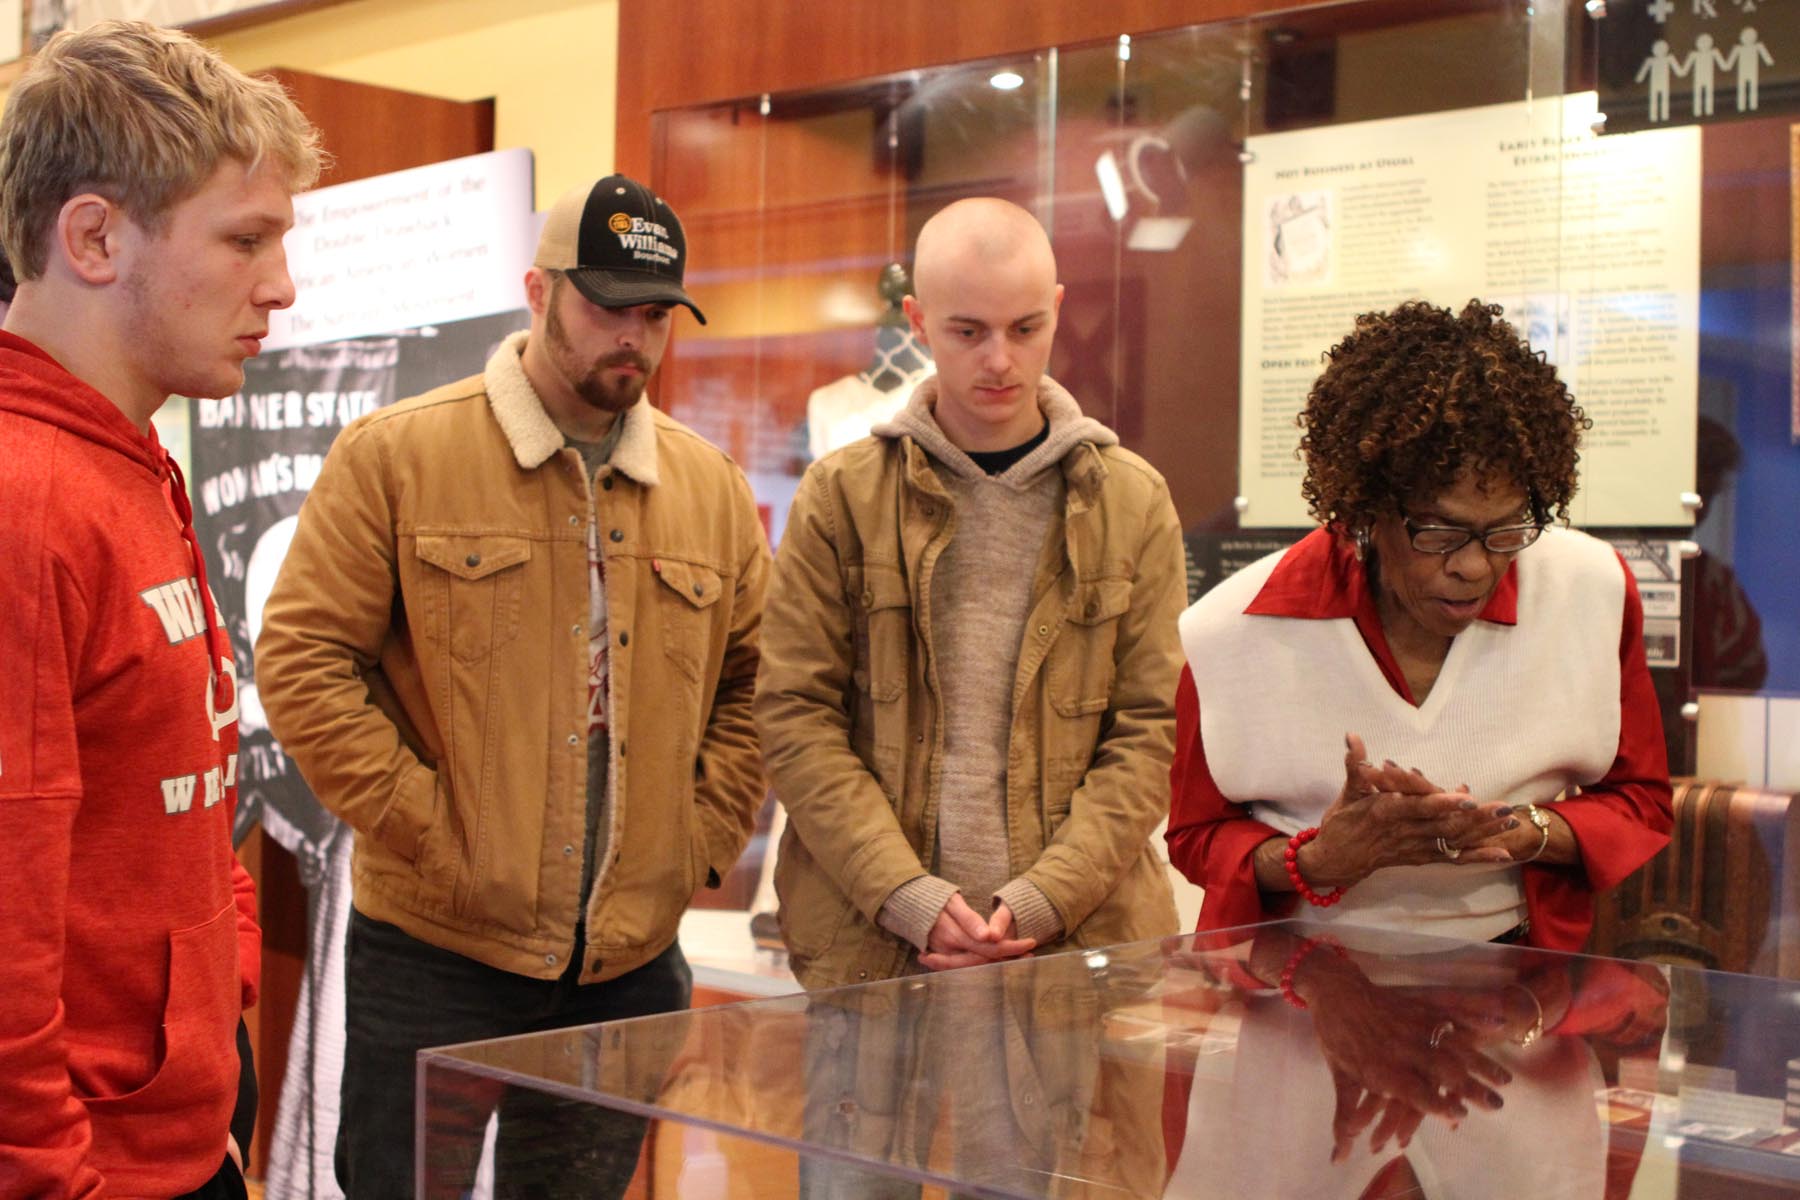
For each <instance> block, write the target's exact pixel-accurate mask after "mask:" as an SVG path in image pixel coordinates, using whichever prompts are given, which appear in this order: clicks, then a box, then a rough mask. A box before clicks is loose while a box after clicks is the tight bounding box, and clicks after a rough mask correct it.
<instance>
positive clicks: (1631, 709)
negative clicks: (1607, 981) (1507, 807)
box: [1167, 529, 1673, 950]
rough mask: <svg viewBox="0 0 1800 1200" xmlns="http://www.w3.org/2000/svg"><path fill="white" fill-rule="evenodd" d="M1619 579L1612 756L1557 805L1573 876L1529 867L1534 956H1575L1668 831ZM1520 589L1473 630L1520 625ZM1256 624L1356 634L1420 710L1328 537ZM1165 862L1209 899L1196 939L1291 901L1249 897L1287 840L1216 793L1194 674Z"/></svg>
mask: <svg viewBox="0 0 1800 1200" xmlns="http://www.w3.org/2000/svg"><path fill="white" fill-rule="evenodd" d="M1619 569H1620V570H1622V571H1624V572H1625V611H1624V619H1623V620H1622V621H1621V623H1620V630H1619V752H1618V755H1617V756H1616V757H1615V758H1614V759H1613V764H1612V767H1611V769H1610V770H1608V771H1607V773H1606V776H1605V777H1604V778H1603V779H1601V780H1600V781H1599V782H1598V783H1596V784H1595V785H1594V786H1592V787H1590V788H1584V789H1583V790H1582V791H1581V792H1580V793H1579V794H1574V795H1570V796H1569V797H1567V798H1566V799H1564V800H1561V801H1559V802H1558V803H1557V805H1556V813H1557V815H1558V816H1560V817H1562V818H1563V819H1564V820H1565V821H1567V822H1568V823H1569V827H1570V829H1571V830H1573V831H1574V834H1575V840H1576V842H1577V843H1578V844H1579V846H1580V848H1581V863H1580V864H1579V865H1577V866H1551V865H1544V866H1538V865H1527V866H1526V867H1525V868H1524V887H1525V903H1526V909H1527V911H1528V913H1529V914H1530V918H1531V932H1530V935H1529V937H1528V939H1527V940H1528V941H1529V943H1530V944H1531V945H1534V946H1541V947H1544V948H1546V949H1551V950H1579V949H1581V947H1582V945H1583V944H1584V943H1586V941H1587V935H1588V930H1589V929H1590V928H1591V927H1592V925H1593V921H1594V905H1593V896H1594V893H1595V892H1597V891H1601V890H1603V889H1605V888H1609V887H1613V886H1615V885H1616V884H1618V883H1619V882H1620V881H1621V880H1623V879H1624V878H1625V877H1626V876H1627V875H1630V874H1631V873H1632V872H1633V871H1635V870H1637V869H1638V867H1640V866H1642V865H1643V864H1644V863H1645V862H1647V861H1649V860H1650V858H1651V857H1653V856H1654V855H1655V854H1656V853H1657V851H1659V850H1661V849H1662V848H1663V847H1664V846H1666V845H1667V844H1668V841H1669V838H1668V832H1669V829H1670V827H1671V825H1672V823H1673V817H1672V809H1671V804H1670V802H1671V792H1670V788H1669V765H1668V756H1667V753H1666V751H1665V750H1664V748H1663V734H1662V717H1661V714H1660V712H1659V710H1658V708H1657V703H1656V692H1655V690H1654V688H1653V687H1652V686H1651V683H1650V669H1649V666H1648V665H1647V664H1646V662H1645V659H1644V637H1643V634H1644V606H1643V602H1642V601H1641V600H1640V599H1639V598H1638V590H1637V581H1636V580H1635V579H1633V578H1632V575H1631V570H1630V568H1629V567H1627V566H1625V564H1624V561H1623V560H1620V564H1619ZM1518 599H1519V587H1518V579H1517V576H1516V574H1515V572H1514V570H1513V569H1512V568H1508V570H1507V572H1506V574H1505V575H1504V576H1502V577H1501V580H1500V582H1499V584H1498V585H1497V586H1496V587H1495V588H1494V594H1493V595H1492V596H1491V597H1490V598H1489V599H1488V603H1487V607H1485V608H1484V609H1482V611H1481V615H1480V616H1479V617H1478V618H1477V620H1482V621H1491V622H1494V623H1496V624H1500V625H1516V624H1518ZM1245 611H1246V612H1248V613H1250V614H1252V615H1263V616H1277V617H1298V618H1302V619H1311V620H1321V621H1325V620H1339V619H1342V618H1345V617H1348V618H1350V619H1351V620H1353V621H1354V622H1356V628H1357V632H1359V633H1360V634H1362V639H1363V642H1364V644H1365V645H1367V646H1368V648H1369V653H1370V654H1372V655H1374V657H1375V661H1376V663H1377V664H1378V665H1379V666H1380V667H1381V672H1382V674H1383V676H1385V677H1386V679H1387V681H1388V683H1389V684H1390V685H1391V686H1392V687H1393V689H1394V691H1396V692H1398V693H1399V694H1400V695H1401V696H1402V697H1404V698H1405V700H1406V702H1407V703H1408V704H1413V705H1415V706H1416V705H1417V703H1418V702H1417V701H1416V700H1415V699H1414V698H1413V695H1412V690H1411V689H1410V688H1408V687H1407V684H1406V676H1405V675H1404V674H1403V673H1402V672H1401V670H1400V664H1399V662H1398V661H1397V660H1396V659H1395V658H1394V654H1393V651H1392V650H1391V649H1390V648H1389V646H1388V642H1387V637H1386V635H1385V634H1384V633H1383V632H1382V629H1381V618H1380V616H1379V614H1378V613H1377V612H1376V608H1375V597H1374V593H1373V592H1371V591H1370V589H1369V585H1368V578H1367V576H1366V575H1365V574H1364V572H1363V568H1362V564H1361V563H1359V562H1357V561H1356V557H1355V555H1354V554H1352V553H1351V551H1350V548H1349V547H1348V546H1346V545H1344V544H1343V543H1342V541H1341V540H1340V539H1338V538H1336V537H1333V536H1332V535H1331V534H1330V533H1328V532H1327V531H1325V530H1323V529H1319V530H1315V531H1313V532H1312V533H1311V534H1309V535H1307V537H1306V538H1304V539H1303V540H1301V541H1300V542H1299V543H1298V544H1297V545H1295V546H1294V547H1293V548H1291V549H1290V550H1289V551H1288V552H1287V554H1286V556H1285V557H1284V558H1283V559H1282V560H1281V562H1280V563H1279V564H1277V566H1276V567H1275V570H1274V572H1273V573H1272V574H1270V576H1269V579H1268V582H1266V583H1265V584H1264V585H1263V587H1262V590H1261V591H1260V592H1258V593H1257V596H1256V599H1255V600H1253V601H1252V602H1251V603H1250V606H1249V607H1248V608H1247V609H1246V610H1245ZM1169 774H1170V786H1171V793H1172V794H1171V799H1170V811H1169V831H1168V834H1167V837H1168V843H1169V861H1170V862H1172V863H1174V864H1175V866H1176V867H1177V868H1179V869H1180V871H1181V873H1182V874H1183V875H1185V876H1187V877H1188V878H1189V879H1191V880H1193V881H1194V882H1195V883H1197V884H1199V885H1200V886H1201V887H1203V888H1204V889H1206V898H1205V901H1204V903H1203V905H1202V907H1201V910H1200V928H1201V929H1203V930H1206V929H1225V928H1229V927H1230V926H1233V925H1248V924H1251V923H1254V922H1257V921H1265V920H1273V919H1275V918H1278V917H1282V916H1287V915H1289V914H1290V913H1291V911H1292V908H1293V904H1294V901H1295V900H1296V899H1297V898H1296V897H1293V896H1288V895H1285V894H1283V895H1274V896H1271V895H1267V894H1265V893H1263V892H1262V891H1261V890H1260V889H1259V888H1258V887H1257V885H1256V871H1255V867H1254V865H1253V863H1252V855H1253V854H1254V853H1255V851H1256V847H1257V846H1259V845H1260V844H1262V843H1263V842H1265V841H1267V840H1268V839H1270V838H1278V837H1281V836H1282V835H1281V834H1280V833H1278V832H1277V831H1276V830H1274V829H1272V828H1270V827H1269V826H1267V825H1265V824H1263V823H1262V822H1261V821H1258V820H1256V819H1254V818H1253V817H1251V816H1250V810H1249V809H1248V808H1247V807H1246V806H1244V805H1241V804H1234V803H1232V802H1231V801H1229V800H1227V799H1226V798H1225V796H1224V794H1223V793H1221V792H1220V791H1219V788H1218V785H1217V784H1216V783H1214V782H1213V777H1212V771H1211V770H1210V769H1209V768H1208V767H1207V765H1206V747H1205V746H1204V745H1202V744H1201V739H1200V696H1199V693H1198V692H1197V691H1196V690H1195V687H1194V677H1193V667H1192V664H1189V665H1187V666H1184V667H1183V668H1182V672H1181V683H1180V685H1179V687H1178V689H1177V691H1176V695H1175V761H1174V764H1173V766H1172V768H1171V770H1170V773H1169Z"/></svg>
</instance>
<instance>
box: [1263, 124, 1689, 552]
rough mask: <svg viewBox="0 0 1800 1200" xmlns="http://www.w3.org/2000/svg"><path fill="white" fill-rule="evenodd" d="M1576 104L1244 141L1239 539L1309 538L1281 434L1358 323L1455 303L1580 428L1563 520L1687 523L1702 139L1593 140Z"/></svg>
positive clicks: (1291, 442) (1679, 133) (1659, 134)
mask: <svg viewBox="0 0 1800 1200" xmlns="http://www.w3.org/2000/svg"><path fill="white" fill-rule="evenodd" d="M1594 116H1595V101H1594V95H1593V93H1591V92H1587V93H1581V94H1577V95H1571V96H1566V97H1558V98H1553V99H1549V100H1538V101H1535V102H1533V101H1521V102H1517V103H1512V104H1502V105H1494V106H1491V107H1486V108H1477V109H1463V110H1458V111H1452V112H1443V113H1429V114H1425V115H1422V116H1413V117H1400V118H1395V119H1390V120H1382V121H1367V122H1361V123H1356V124H1345V125H1333V126H1329V127H1325V128H1319V129H1308V130H1301V131H1296V132H1291V133H1278V134H1270V135H1268V136H1264V137H1257V138H1251V139H1250V140H1249V142H1248V143H1247V145H1246V149H1247V150H1248V152H1249V158H1250V160H1251V161H1250V162H1249V163H1248V165H1247V166H1246V167H1245V179H1244V218H1243V219H1244V239H1243V240H1244V266H1243V281H1244V282H1243V344H1242V348H1241V369H1242V373H1241V376H1240V378H1241V380H1242V394H1241V397H1240V405H1241V413H1240V422H1239V447H1238V479H1239V501H1238V505H1239V509H1240V514H1239V515H1240V521H1241V523H1242V524H1243V525H1244V526H1247V527H1264V528H1269V527H1294V526H1306V525H1310V524H1312V518H1311V517H1310V516H1309V515H1308V514H1307V511H1306V503H1305V501H1304V500H1303V499H1302V497H1301V494H1300V483H1301V478H1302V475H1303V468H1302V465H1301V462H1300V458H1299V454H1298V450H1299V445H1300V429H1299V427H1298V425H1297V423H1296V419H1297V417H1298V415H1299V413H1300V411H1301V409H1302V408H1303V407H1304V406H1305V403H1306V397H1307V393H1308V391H1309V390H1310V388H1311V386H1312V383H1313V381H1314V380H1315V379H1316V378H1317V377H1318V375H1319V372H1320V370H1321V369H1322V366H1323V359H1322V356H1323V355H1324V353H1325V352H1326V351H1327V350H1328V349H1329V348H1330V347H1331V346H1332V345H1334V344H1335V343H1336V342H1338V341H1339V340H1340V339H1342V338H1343V336H1344V335H1345V334H1347V333H1348V332H1350V330H1351V328H1352V327H1353V325H1354V323H1355V319H1356V316H1357V314H1359V313H1364V312H1370V311H1374V310H1381V309H1388V308H1392V307H1393V306H1394V305H1396V304H1399V303H1401V302H1402V301H1405V300H1412V299H1422V300H1427V301H1430V302H1431V303H1434V304H1440V305H1444V306H1447V307H1450V308H1452V309H1460V308H1461V307H1462V305H1463V304H1465V303H1466V302H1467V301H1469V300H1470V299H1471V298H1480V299H1482V300H1485V301H1489V302H1492V303H1496V304H1499V305H1501V306H1502V307H1503V308H1504V309H1505V313H1506V317H1507V319H1508V320H1509V321H1511V322H1512V323H1513V325H1514V326H1515V327H1516V328H1517V329H1518V330H1519V332H1520V333H1521V334H1522V335H1524V336H1525V337H1526V338H1527V339H1528V340H1529V341H1530V343H1531V345H1532V348H1533V349H1536V350H1541V351H1543V352H1544V353H1545V354H1546V355H1547V356H1548V357H1549V359H1550V360H1551V361H1552V362H1554V363H1556V365H1557V369H1558V371H1559V373H1560V374H1561V375H1562V377H1563V379H1564V380H1565V381H1566V382H1567V383H1568V385H1569V387H1570V388H1571V390H1572V391H1573V392H1574V393H1575V397H1576V399H1577V401H1578V402H1579V403H1580V404H1581V406H1582V408H1583V409H1584V410H1585V411H1586V412H1587V415H1588V416H1589V417H1590V418H1592V420H1593V428H1592V429H1591V430H1589V431H1588V433H1587V434H1586V436H1585V438H1584V440H1583V443H1582V451H1581V490H1580V492H1579V493H1578V494H1577V496H1576V498H1575V501H1574V503H1573V505H1572V506H1571V514H1570V515H1571V516H1572V518H1573V519H1574V521H1575V523H1576V524H1580V525H1605V526H1674V525H1687V524H1691V523H1692V521H1693V511H1692V509H1691V508H1690V507H1688V503H1687V502H1688V501H1690V500H1691V499H1692V497H1691V496H1689V495H1688V493H1691V492H1692V491H1693V488H1694V422H1695V411H1696V391H1697V380H1698V370H1699V332H1698V331H1699V316H1700V313H1699V304H1700V297H1699V287H1700V135H1699V131H1698V130H1697V129H1693V128H1682V129H1667V130H1656V131H1649V132H1644V133H1637V134H1630V135H1624V136H1614V137H1606V138H1599V137H1596V136H1595V135H1594V133H1593V129H1592V126H1593V122H1594Z"/></svg>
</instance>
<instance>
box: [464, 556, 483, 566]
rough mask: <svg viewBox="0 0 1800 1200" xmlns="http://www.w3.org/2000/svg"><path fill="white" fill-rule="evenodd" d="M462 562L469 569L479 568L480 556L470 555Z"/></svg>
mask: <svg viewBox="0 0 1800 1200" xmlns="http://www.w3.org/2000/svg"><path fill="white" fill-rule="evenodd" d="M463 562H464V563H466V564H467V565H469V566H471V567H479V566H480V565H481V555H479V554H471V555H469V557H467V558H465V559H463Z"/></svg>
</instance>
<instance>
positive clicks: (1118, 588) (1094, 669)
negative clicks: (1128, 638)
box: [1049, 579, 1131, 717]
mask: <svg viewBox="0 0 1800 1200" xmlns="http://www.w3.org/2000/svg"><path fill="white" fill-rule="evenodd" d="M1130 607H1131V581H1130V580H1129V579H1099V580H1094V581H1093V582H1091V583H1083V584H1081V585H1080V586H1079V587H1077V588H1076V589H1075V595H1074V598H1073V599H1072V600H1071V601H1070V603H1069V608H1068V611H1067V613H1066V614H1065V619H1064V623H1063V627H1062V631H1061V632H1060V633H1059V634H1058V635H1057V639H1056V642H1055V644H1054V645H1052V646H1051V647H1050V664H1049V680H1050V702H1051V704H1052V705H1054V706H1055V708H1056V711H1057V713H1058V715H1060V716H1064V717H1087V716H1092V715H1094V714H1097V713H1102V712H1105V711H1106V708H1107V705H1109V704H1110V703H1111V702H1112V689H1113V677H1114V675H1115V672H1116V668H1115V666H1114V663H1113V650H1114V646H1115V644H1116V643H1117V642H1118V638H1119V618H1120V617H1121V616H1123V615H1124V613H1125V610H1126V609H1128V608H1130Z"/></svg>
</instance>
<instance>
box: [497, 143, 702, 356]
mask: <svg viewBox="0 0 1800 1200" xmlns="http://www.w3.org/2000/svg"><path fill="white" fill-rule="evenodd" d="M532 262H533V264H534V265H536V266H539V267H546V268H550V269H552V270H557V271H562V272H564V273H565V274H567V275H568V277H569V282H570V283H573V284H574V285H575V290H576V291H578V292H580V293H581V294H582V295H583V296H586V297H587V298H588V299H589V300H591V301H593V302H594V303H595V304H598V305H599V306H600V307H602V308H629V307H631V306H632V305H634V304H685V305H686V306H687V309H688V311H689V312H691V313H693V314H694V319H695V320H696V321H699V322H700V323H701V324H702V325H704V324H706V316H705V314H704V313H702V312H701V311H700V309H699V307H698V306H697V305H696V304H695V303H694V301H693V300H692V298H690V297H689V296H688V294H687V292H686V291H685V290H683V288H682V286H681V277H682V273H683V270H684V269H685V267H686V266H687V237H686V236H685V235H684V234H683V233H682V232H681V221H680V220H679V219H677V217H676V216H675V210H674V209H672V208H670V207H669V206H668V203H667V202H666V201H664V200H663V199H662V198H661V197H660V196H658V195H657V194H656V193H655V192H653V191H651V190H650V189H649V188H647V187H645V186H644V185H643V184H641V183H639V182H638V181H637V180H635V179H627V178H626V177H625V176H623V175H608V176H607V177H606V178H605V179H602V180H600V181H599V182H598V183H595V184H593V185H591V186H588V187H578V188H575V189H573V190H571V191H568V192H564V193H563V195H562V198H561V199H559V200H557V202H556V203H555V204H554V205H552V206H551V208H550V214H549V216H548V217H546V218H545V220H544V232H543V234H542V235H541V236H540V237H539V238H538V248H537V257H536V258H534V259H532Z"/></svg>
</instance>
